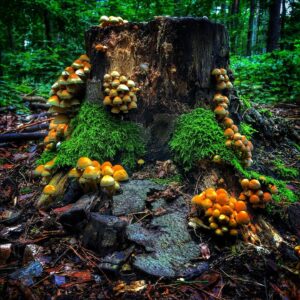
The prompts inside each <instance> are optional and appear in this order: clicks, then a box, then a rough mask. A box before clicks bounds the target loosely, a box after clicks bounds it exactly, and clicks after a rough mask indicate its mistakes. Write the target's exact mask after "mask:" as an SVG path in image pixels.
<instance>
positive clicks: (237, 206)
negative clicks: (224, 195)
mask: <svg viewBox="0 0 300 300" xmlns="http://www.w3.org/2000/svg"><path fill="white" fill-rule="evenodd" d="M234 208H235V210H236V211H237V212H240V211H242V210H247V205H246V203H245V202H244V201H241V200H239V201H236V202H235V204H234Z"/></svg>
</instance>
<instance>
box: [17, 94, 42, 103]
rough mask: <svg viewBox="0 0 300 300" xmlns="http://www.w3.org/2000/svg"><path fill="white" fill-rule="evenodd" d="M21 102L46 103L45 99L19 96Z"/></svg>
mask: <svg viewBox="0 0 300 300" xmlns="http://www.w3.org/2000/svg"><path fill="white" fill-rule="evenodd" d="M21 98H22V100H23V101H28V102H46V101H47V99H46V98H44V97H41V96H28V95H21Z"/></svg>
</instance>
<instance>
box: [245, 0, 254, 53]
mask: <svg viewBox="0 0 300 300" xmlns="http://www.w3.org/2000/svg"><path fill="white" fill-rule="evenodd" d="M254 12H255V0H250V16H249V25H248V36H247V56H251V51H252V36H253V24H254Z"/></svg>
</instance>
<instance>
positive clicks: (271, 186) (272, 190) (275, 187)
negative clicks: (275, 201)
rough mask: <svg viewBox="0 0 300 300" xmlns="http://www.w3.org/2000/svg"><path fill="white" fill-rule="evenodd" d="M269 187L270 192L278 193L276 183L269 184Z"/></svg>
mask: <svg viewBox="0 0 300 300" xmlns="http://www.w3.org/2000/svg"><path fill="white" fill-rule="evenodd" d="M269 188H270V192H271V193H272V194H277V193H278V189H277V186H276V185H270V186H269Z"/></svg>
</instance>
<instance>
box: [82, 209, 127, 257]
mask: <svg viewBox="0 0 300 300" xmlns="http://www.w3.org/2000/svg"><path fill="white" fill-rule="evenodd" d="M126 226H127V223H126V222H125V221H123V220H121V219H119V218H118V217H115V216H108V215H101V214H100V213H90V217H89V221H88V224H87V225H86V227H85V228H84V230H83V244H84V245H85V246H88V247H90V248H92V249H93V250H95V251H97V252H98V253H99V254H100V255H106V254H108V253H111V252H113V251H116V250H120V248H121V246H122V245H123V244H124V239H125V229H126Z"/></svg>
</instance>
